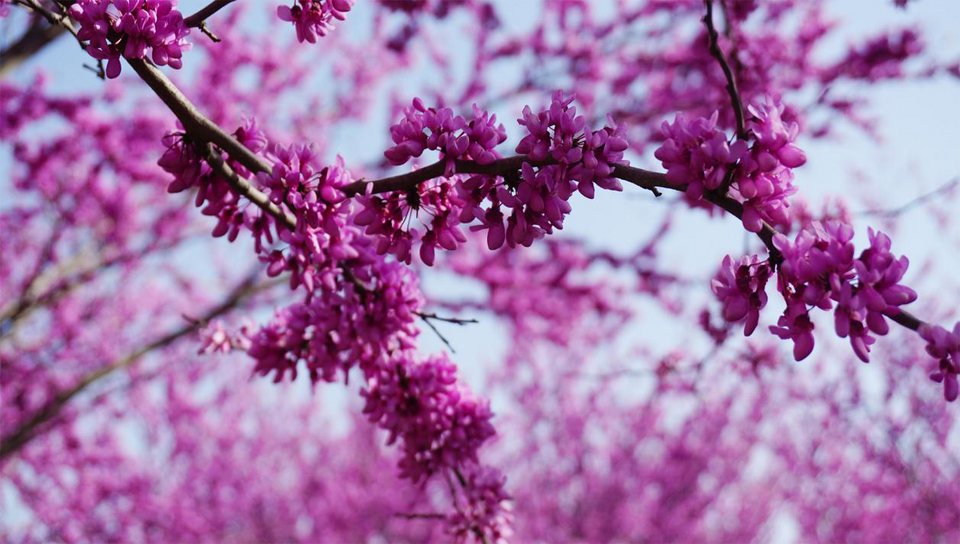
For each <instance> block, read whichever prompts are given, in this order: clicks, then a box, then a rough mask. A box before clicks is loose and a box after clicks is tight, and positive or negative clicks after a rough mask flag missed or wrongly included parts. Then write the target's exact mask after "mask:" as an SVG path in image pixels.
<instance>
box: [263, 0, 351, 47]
mask: <svg viewBox="0 0 960 544" xmlns="http://www.w3.org/2000/svg"><path fill="white" fill-rule="evenodd" d="M353 2H354V0H296V1H295V2H294V4H293V6H278V7H277V16H278V17H280V18H281V19H283V20H284V21H289V22H291V23H293V24H294V26H295V27H296V29H297V40H299V41H300V42H310V43H317V37H318V36H319V37H321V38H322V37H324V36H326V35H327V33H328V32H330V31H331V30H333V21H334V19H336V20H340V21H342V20H344V19H346V13H347V12H348V11H350V10H351V9H352V8H353Z"/></svg>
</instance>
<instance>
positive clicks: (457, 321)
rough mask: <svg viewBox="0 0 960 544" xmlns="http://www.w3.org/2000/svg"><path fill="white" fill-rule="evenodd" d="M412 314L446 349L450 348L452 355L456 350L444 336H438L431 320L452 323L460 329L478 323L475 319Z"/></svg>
mask: <svg viewBox="0 0 960 544" xmlns="http://www.w3.org/2000/svg"><path fill="white" fill-rule="evenodd" d="M414 313H415V314H416V315H417V317H419V318H420V319H422V320H423V322H424V323H426V324H427V326H428V327H430V328H431V329H432V330H433V332H434V333H436V335H437V336H438V337H439V338H440V340H441V341H442V342H443V343H444V344H446V345H447V347H448V348H450V351H451V352H453V353H456V352H457V350H455V349H453V345H451V344H450V342H449V341H447V339H446V337H445V336H443V335H442V334H440V330H439V329H437V327H435V326H434V324H433V323H431V320H434V321H443V322H444V323H453V324H454V325H459V326H461V327H462V326H464V325H469V324H470V323H479V321H477V320H476V319H460V318H458V317H441V316H439V315H437V314H436V313H430V314H427V313H423V312H414Z"/></svg>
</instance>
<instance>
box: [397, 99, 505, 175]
mask: <svg viewBox="0 0 960 544" xmlns="http://www.w3.org/2000/svg"><path fill="white" fill-rule="evenodd" d="M403 115H404V117H403V119H402V120H401V121H400V122H399V123H397V124H395V125H393V126H391V127H390V136H391V137H392V138H393V143H394V144H396V145H394V146H393V147H391V148H389V149H387V150H386V151H385V152H384V153H383V155H384V157H386V159H387V160H388V161H389V162H390V164H394V165H401V164H404V163H406V162H407V161H408V160H410V159H411V158H412V157H419V156H420V155H421V154H422V153H423V152H424V150H427V149H430V150H434V151H440V158H441V159H443V160H445V161H446V168H445V172H444V174H445V175H446V176H451V175H453V173H454V171H455V170H456V161H457V159H470V160H473V161H475V162H476V163H477V164H490V163H491V162H493V161H495V160H497V159H499V158H500V154H499V153H497V152H496V150H495V149H494V148H495V147H496V146H497V145H499V144H501V143H503V141H504V140H506V139H507V133H506V129H505V128H504V127H503V124H497V116H496V115H490V114H489V113H487V112H485V111H482V110H480V108H478V107H477V105H476V104H474V106H473V118H472V119H471V120H470V121H467V120H466V118H464V117H463V116H460V115H454V113H453V110H452V109H450V108H440V109H437V108H427V107H426V106H424V104H423V101H422V100H420V99H419V98H414V99H413V106H412V107H407V108H404V110H403ZM428 131H429V133H428Z"/></svg>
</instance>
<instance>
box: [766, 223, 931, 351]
mask: <svg viewBox="0 0 960 544" xmlns="http://www.w3.org/2000/svg"><path fill="white" fill-rule="evenodd" d="M852 238H853V229H852V228H851V227H850V226H849V225H846V224H843V223H839V222H831V223H827V224H825V225H824V224H820V223H814V225H813V227H812V228H810V229H805V230H803V231H801V232H800V234H798V235H797V237H796V239H795V240H794V241H793V242H791V241H790V240H788V239H787V238H786V236H783V235H777V236H776V237H775V238H774V244H775V246H776V248H777V249H778V250H780V252H781V253H782V255H783V262H782V263H781V264H780V268H779V277H778V288H779V289H780V292H781V294H782V295H783V298H784V300H785V301H786V304H787V308H786V310H785V311H784V314H783V315H782V316H781V317H780V319H779V321H778V322H777V326H772V327H770V330H771V331H772V332H773V333H774V334H776V335H777V336H779V337H781V338H783V339H788V338H789V339H792V340H793V341H794V352H793V353H794V358H796V359H797V360H798V361H799V360H801V359H803V358H805V357H806V356H807V355H809V354H810V352H811V351H812V350H813V334H812V331H813V323H812V322H811V321H810V316H809V309H810V308H812V307H817V308H820V309H823V310H830V309H833V310H834V325H835V329H836V332H837V334H838V335H839V336H840V337H841V338H849V339H850V344H851V346H852V347H853V351H854V353H855V354H856V355H857V357H859V358H860V360H862V361H864V362H869V360H870V355H869V353H870V345H871V344H873V343H874V342H875V341H876V340H875V338H874V337H873V336H871V334H875V335H879V336H882V335H885V334H887V332H888V331H889V325H888V324H887V322H886V317H889V316H895V315H897V314H898V313H899V312H900V306H902V305H904V304H909V303H911V302H913V301H914V300H916V298H917V295H916V293H915V292H914V291H913V290H912V289H910V288H909V287H906V286H904V285H901V284H900V280H901V279H902V278H903V275H904V274H905V273H906V271H907V266H908V265H909V261H908V260H907V258H906V257H900V258H896V257H894V255H893V254H892V253H891V252H890V238H888V237H887V236H886V235H885V234H883V233H880V232H874V231H873V230H872V229H871V230H870V231H869V239H870V247H869V248H867V249H865V250H864V251H863V252H862V253H861V254H860V256H859V257H857V258H854V247H853V243H852V242H851V240H852ZM854 280H856V283H854Z"/></svg>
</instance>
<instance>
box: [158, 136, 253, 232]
mask: <svg viewBox="0 0 960 544" xmlns="http://www.w3.org/2000/svg"><path fill="white" fill-rule="evenodd" d="M234 136H236V137H237V139H238V140H239V141H240V143H242V144H243V145H245V146H246V147H247V148H248V149H250V150H251V151H253V152H254V153H259V152H261V151H263V150H264V148H265V146H266V137H265V136H264V135H263V132H262V131H260V129H259V128H257V125H256V121H254V120H249V121H247V123H246V124H245V125H244V126H242V127H240V128H238V129H237V131H236V132H235V133H234ZM162 141H163V144H164V145H165V146H166V147H167V150H166V151H165V152H164V154H163V155H162V156H161V157H160V160H159V161H157V164H158V165H159V166H160V167H161V168H162V169H163V170H164V171H166V172H168V173H170V174H173V176H174V179H173V181H171V182H170V185H169V186H168V187H167V191H168V192H170V193H180V192H183V191H186V190H188V189H192V188H194V187H196V188H197V196H196V205H197V206H198V207H199V206H203V209H202V210H201V213H203V214H204V215H208V216H213V217H216V218H217V219H218V221H217V225H216V227H214V229H213V236H214V237H220V236H224V235H228V236H227V238H228V239H229V240H230V241H231V242H232V241H234V240H236V239H237V236H238V235H239V234H240V230H241V228H242V227H243V226H244V225H245V224H249V225H252V224H254V223H255V222H256V215H255V214H250V215H249V216H248V215H247V214H246V213H245V212H244V211H243V210H241V209H240V205H241V199H240V195H238V194H237V192H236V191H234V190H233V188H232V187H231V186H230V184H229V183H227V182H226V180H224V179H223V178H221V177H220V176H218V175H217V174H216V173H215V172H213V170H211V168H210V166H209V165H208V164H207V163H206V162H204V161H203V160H202V158H201V156H200V154H199V153H198V151H197V149H196V147H195V146H194V144H193V142H191V141H190V140H189V138H188V137H187V136H186V135H185V134H184V133H182V132H172V133H170V134H167V135H166V136H164V138H163V140H162ZM227 163H228V164H229V165H230V166H231V167H232V168H233V170H234V171H236V172H238V173H239V174H241V175H246V174H248V172H247V170H246V169H245V168H244V167H243V165H241V164H240V163H238V162H236V161H234V160H231V159H229V158H228V159H227Z"/></svg>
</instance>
